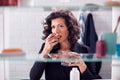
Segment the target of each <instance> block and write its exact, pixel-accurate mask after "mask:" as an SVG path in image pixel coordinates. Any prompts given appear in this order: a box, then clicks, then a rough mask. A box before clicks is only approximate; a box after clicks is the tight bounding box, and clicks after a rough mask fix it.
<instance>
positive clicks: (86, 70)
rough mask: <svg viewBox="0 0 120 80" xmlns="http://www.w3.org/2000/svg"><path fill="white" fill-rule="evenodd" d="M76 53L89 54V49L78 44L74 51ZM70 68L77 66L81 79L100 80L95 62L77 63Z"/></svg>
mask: <svg viewBox="0 0 120 80" xmlns="http://www.w3.org/2000/svg"><path fill="white" fill-rule="evenodd" d="M73 51H74V52H77V53H88V52H89V48H88V47H86V46H79V45H78V44H77V45H76V46H75V48H74V49H73ZM70 66H77V67H78V68H79V70H80V72H81V74H82V75H81V77H82V79H84V80H91V79H98V78H99V79H100V76H99V75H98V73H97V71H96V63H95V62H84V61H80V62H75V63H73V64H71V63H70Z"/></svg>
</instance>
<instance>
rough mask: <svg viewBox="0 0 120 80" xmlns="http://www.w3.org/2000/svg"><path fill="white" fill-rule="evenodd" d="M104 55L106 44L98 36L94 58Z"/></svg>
mask: <svg viewBox="0 0 120 80" xmlns="http://www.w3.org/2000/svg"><path fill="white" fill-rule="evenodd" d="M105 54H106V44H105V42H104V40H102V37H101V36H100V38H99V40H98V41H97V42H96V56H97V57H98V58H101V57H104V56H105Z"/></svg>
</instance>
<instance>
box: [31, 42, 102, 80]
mask: <svg viewBox="0 0 120 80" xmlns="http://www.w3.org/2000/svg"><path fill="white" fill-rule="evenodd" d="M43 48H44V44H43V45H42V48H41V50H40V52H41V51H42V50H43ZM59 49H60V47H59V45H56V46H54V48H53V49H52V51H51V53H56V52H57V51H58V50H59ZM71 51H74V52H77V53H87V52H88V49H87V48H86V47H85V46H82V45H80V44H79V43H75V44H74V45H73V46H72V47H71ZM86 65H87V69H86V71H85V72H84V73H82V74H80V78H81V79H83V80H91V79H98V78H100V76H99V75H98V73H97V72H96V70H95V64H94V62H86ZM71 69H72V67H70V66H62V65H61V62H35V63H34V65H33V67H32V68H31V71H30V80H39V79H40V78H41V76H42V74H43V71H44V70H45V79H46V80H70V76H69V75H70V71H71Z"/></svg>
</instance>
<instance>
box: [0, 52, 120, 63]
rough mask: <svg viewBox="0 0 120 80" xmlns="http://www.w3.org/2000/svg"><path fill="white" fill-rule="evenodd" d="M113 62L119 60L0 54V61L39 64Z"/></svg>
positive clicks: (108, 57)
mask: <svg viewBox="0 0 120 80" xmlns="http://www.w3.org/2000/svg"><path fill="white" fill-rule="evenodd" d="M112 59H114V60H120V58H118V57H116V56H111V55H106V56H105V57H102V58H97V57H96V54H83V53H82V54H80V55H77V57H74V56H72V57H71V56H70V57H67V58H66V57H65V58H61V57H59V58H58V57H57V58H50V57H49V58H44V59H43V58H40V55H39V54H25V53H18V54H17V53H15V54H0V60H10V61H14V60H16V61H17V60H20V61H22V60H23V61H40V62H75V61H81V60H83V61H85V62H94V61H111V60H112Z"/></svg>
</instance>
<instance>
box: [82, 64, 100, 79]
mask: <svg viewBox="0 0 120 80" xmlns="http://www.w3.org/2000/svg"><path fill="white" fill-rule="evenodd" d="M86 65H87V69H86V71H85V72H84V73H82V78H83V80H92V79H101V77H100V76H99V75H98V74H97V72H96V69H95V68H96V63H94V62H87V63H86Z"/></svg>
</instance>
